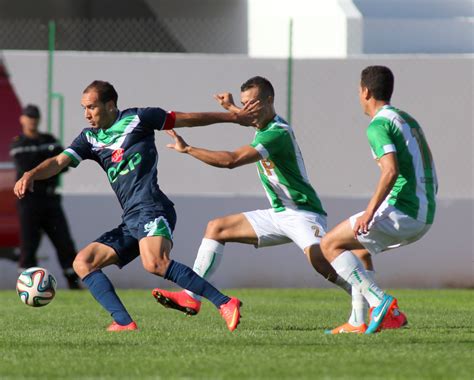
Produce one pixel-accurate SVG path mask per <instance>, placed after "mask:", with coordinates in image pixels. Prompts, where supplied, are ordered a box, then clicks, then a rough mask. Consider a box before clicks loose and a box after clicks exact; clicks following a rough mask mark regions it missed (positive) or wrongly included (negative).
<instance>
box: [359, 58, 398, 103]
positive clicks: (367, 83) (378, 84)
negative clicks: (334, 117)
mask: <svg viewBox="0 0 474 380" xmlns="http://www.w3.org/2000/svg"><path fill="white" fill-rule="evenodd" d="M394 82H395V78H394V76H393V73H392V71H391V70H390V69H389V68H388V67H385V66H368V67H366V68H365V69H364V70H362V73H361V76H360V85H361V86H362V87H365V88H367V89H368V90H369V91H370V93H371V94H372V97H373V98H374V99H376V100H383V101H385V102H390V98H391V97H392V93H393V85H394Z"/></svg>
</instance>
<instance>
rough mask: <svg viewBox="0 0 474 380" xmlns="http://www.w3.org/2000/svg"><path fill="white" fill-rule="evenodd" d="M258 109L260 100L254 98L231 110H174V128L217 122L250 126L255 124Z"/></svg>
mask: <svg viewBox="0 0 474 380" xmlns="http://www.w3.org/2000/svg"><path fill="white" fill-rule="evenodd" d="M260 109H261V105H260V102H259V101H258V100H255V101H253V102H249V103H248V104H246V105H245V107H243V108H238V107H235V108H232V109H231V110H230V111H231V112H191V113H188V112H175V116H176V120H175V123H174V128H182V127H199V126H204V125H209V124H217V123H236V124H240V125H246V126H251V125H254V124H255V121H256V120H257V116H258V113H259V111H260Z"/></svg>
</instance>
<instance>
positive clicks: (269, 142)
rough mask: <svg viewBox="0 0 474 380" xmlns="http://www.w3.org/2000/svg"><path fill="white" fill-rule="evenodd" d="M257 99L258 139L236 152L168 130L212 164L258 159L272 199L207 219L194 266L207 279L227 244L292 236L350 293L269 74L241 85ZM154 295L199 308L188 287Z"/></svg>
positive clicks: (226, 103) (224, 97)
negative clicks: (266, 205)
mask: <svg viewBox="0 0 474 380" xmlns="http://www.w3.org/2000/svg"><path fill="white" fill-rule="evenodd" d="M216 99H217V100H218V101H219V103H220V104H221V105H222V106H223V107H224V108H226V109H227V110H228V111H230V112H238V111H239V110H240V109H239V108H238V107H236V106H235V104H234V102H233V99H232V96H231V95H230V94H228V93H225V94H221V95H217V96H216ZM255 99H258V101H259V102H260V104H261V111H260V112H259V116H258V120H256V121H255V123H254V126H255V128H256V133H255V139H254V140H253V142H252V143H251V144H250V145H246V146H243V147H241V148H239V149H237V150H235V151H233V152H227V151H220V152H219V151H210V150H205V149H201V148H196V147H193V146H189V145H188V144H187V143H186V142H185V141H184V140H183V139H182V138H181V137H180V136H179V135H177V134H176V132H174V131H169V134H170V135H171V136H172V137H173V138H174V140H175V143H174V144H169V145H168V147H169V148H172V149H174V150H176V151H178V152H181V153H187V154H189V155H191V156H193V157H194V158H196V159H198V160H201V161H203V162H204V163H206V164H208V165H212V166H216V167H220V168H235V167H239V166H242V165H247V164H251V163H256V164H257V169H258V175H259V177H260V180H261V182H262V185H263V187H264V189H265V193H266V195H267V197H268V199H269V201H270V204H271V208H270V209H267V210H255V211H250V212H244V213H240V214H235V215H229V216H225V217H223V218H218V219H215V220H212V221H211V222H209V224H208V226H207V229H206V233H205V237H204V239H203V240H202V243H201V246H200V248H199V251H198V255H197V258H196V261H195V263H194V267H193V270H194V271H195V272H196V273H197V274H199V275H200V276H202V277H204V278H206V279H207V278H209V277H210V276H211V275H212V273H214V271H215V270H216V269H217V267H218V265H219V262H220V260H221V258H222V254H223V251H224V245H225V243H229V242H237V243H244V244H253V245H255V246H256V247H268V246H273V245H280V244H285V243H289V242H291V241H293V242H295V243H296V244H297V245H298V246H299V247H300V248H301V250H302V251H303V252H304V253H305V255H306V256H307V257H308V259H309V261H310V263H311V264H312V265H313V267H314V268H315V269H316V270H317V271H318V272H319V273H321V274H322V275H323V276H324V277H325V278H326V279H328V280H329V281H331V282H333V283H335V284H337V285H339V286H340V287H342V288H344V289H345V290H346V291H347V292H349V293H350V291H351V287H350V285H349V284H348V283H347V282H346V281H344V280H343V279H342V278H340V277H339V276H338V275H337V274H336V272H335V271H334V270H333V268H332V267H331V266H330V265H329V263H328V262H327V260H326V259H324V257H323V255H322V252H321V250H320V247H319V244H320V241H321V237H322V236H323V235H324V234H325V233H326V212H325V211H324V209H323V207H322V205H321V201H320V200H319V198H318V195H317V193H316V191H315V190H314V188H313V187H312V185H311V184H310V182H309V180H308V176H307V174H306V169H305V165H304V162H303V157H302V155H301V151H300V149H299V147H298V144H297V142H296V139H295V136H294V133H293V130H292V128H291V127H290V126H289V125H288V123H287V122H286V121H285V120H283V119H282V118H281V117H280V116H278V115H277V114H276V113H275V109H274V105H273V102H274V90H273V86H272V85H271V83H270V82H269V81H268V80H267V79H265V78H262V77H254V78H251V79H249V80H248V81H246V82H245V83H244V84H243V85H242V86H241V102H242V104H243V105H245V104H247V103H249V102H252V101H255ZM154 295H155V297H156V298H157V300H158V302H160V303H162V304H163V305H165V306H167V307H171V308H174V309H178V310H181V311H184V312H185V313H187V314H191V315H194V314H196V313H198V312H199V309H200V307H201V302H200V298H199V297H198V296H196V295H195V294H193V293H191V292H188V291H182V292H170V291H166V290H161V289H159V290H157V291H156V292H155V294H154Z"/></svg>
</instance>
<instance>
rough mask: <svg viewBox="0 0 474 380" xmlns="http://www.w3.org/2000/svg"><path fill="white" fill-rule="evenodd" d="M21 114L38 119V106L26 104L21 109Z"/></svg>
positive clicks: (39, 114)
mask: <svg viewBox="0 0 474 380" xmlns="http://www.w3.org/2000/svg"><path fill="white" fill-rule="evenodd" d="M21 114H22V115H25V116H28V117H30V118H32V119H39V118H40V117H41V113H40V110H39V108H38V106H36V105H34V104H27V105H26V107H25V108H23V109H22V110H21Z"/></svg>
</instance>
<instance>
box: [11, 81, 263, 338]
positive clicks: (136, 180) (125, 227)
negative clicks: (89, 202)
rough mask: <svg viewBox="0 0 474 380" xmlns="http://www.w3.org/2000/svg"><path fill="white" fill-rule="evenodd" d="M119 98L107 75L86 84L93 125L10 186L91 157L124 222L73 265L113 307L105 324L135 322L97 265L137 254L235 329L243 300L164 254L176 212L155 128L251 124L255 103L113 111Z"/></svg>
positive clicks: (28, 184)
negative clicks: (200, 109)
mask: <svg viewBox="0 0 474 380" xmlns="http://www.w3.org/2000/svg"><path fill="white" fill-rule="evenodd" d="M117 99H118V95H117V92H116V91H115V89H114V87H113V86H112V85H111V84H110V83H108V82H104V81H94V82H92V83H91V84H90V85H89V86H88V87H86V89H85V90H84V92H83V95H82V100H81V105H82V107H83V108H84V116H85V118H86V120H87V121H88V122H89V124H90V126H91V128H85V129H84V130H83V131H82V132H81V133H80V135H79V136H78V137H77V138H76V139H75V140H74V141H73V142H72V144H71V145H70V146H69V147H68V148H67V149H66V150H64V152H62V153H60V154H59V155H57V156H55V157H53V158H50V159H48V160H46V161H43V162H42V163H41V164H39V165H38V166H37V167H35V168H34V169H32V170H31V171H28V172H25V173H24V175H23V177H22V178H20V179H19V180H18V182H17V183H16V184H15V188H14V192H15V194H16V195H17V197H18V198H20V199H21V198H23V197H24V196H25V193H26V191H27V190H30V191H33V184H34V181H35V180H41V179H46V178H49V177H51V176H54V175H56V174H57V173H59V172H60V171H61V170H63V169H64V168H65V167H67V166H72V167H75V166H77V165H78V164H79V163H80V162H81V161H82V160H87V159H90V160H94V161H96V162H97V163H98V164H99V165H100V166H101V167H102V169H104V171H105V172H106V173H107V177H108V179H109V182H110V184H111V186H112V189H113V190H114V192H115V194H116V195H117V198H118V200H119V202H120V205H121V206H122V208H123V216H122V223H121V224H120V225H119V226H118V227H117V228H115V229H113V230H112V231H109V232H106V233H105V234H103V235H102V236H100V237H99V238H98V239H97V240H95V241H94V242H93V243H91V244H89V245H88V246H86V247H85V248H84V249H82V250H81V251H80V252H79V253H78V254H77V256H76V259H75V260H74V264H73V267H74V270H75V271H76V273H77V274H78V275H79V277H80V278H81V279H82V281H83V282H84V284H86V286H87V287H88V288H89V290H90V292H91V293H92V295H93V296H94V297H95V299H96V300H97V301H98V302H99V303H100V304H101V305H102V306H103V307H104V308H105V309H106V310H107V311H108V312H109V313H110V314H111V316H112V318H113V322H112V324H111V325H110V326H109V327H108V328H107V330H108V331H123V330H136V329H137V325H136V323H135V322H134V321H133V320H132V318H131V317H130V315H129V314H128V312H127V310H126V309H125V307H124V305H123V304H122V302H121V301H120V299H119V298H118V296H117V294H116V293H115V289H114V287H113V285H112V283H111V282H110V280H109V279H108V278H107V276H106V275H105V274H104V273H103V272H102V270H101V269H102V268H104V267H106V266H109V265H112V264H115V265H118V266H119V267H123V266H125V265H127V264H128V263H129V262H131V261H132V260H133V259H135V258H136V257H137V256H140V257H141V260H142V263H143V266H144V268H145V269H146V270H147V271H148V272H150V273H152V274H155V275H158V276H161V277H164V278H165V279H167V280H170V281H172V282H174V283H176V284H178V285H179V286H180V287H182V288H185V289H189V290H191V291H192V292H193V293H196V294H199V295H202V296H203V297H205V298H207V299H209V300H210V301H211V302H212V303H213V304H214V305H215V306H216V307H217V308H219V310H220V313H221V315H222V317H223V318H224V320H225V321H226V323H227V327H228V328H229V330H231V331H233V330H234V329H235V328H236V327H237V325H238V323H239V320H240V309H239V308H240V305H241V302H240V301H239V300H238V299H237V298H229V297H227V296H225V295H224V294H222V293H220V292H219V291H218V290H217V289H216V288H214V287H213V286H212V285H211V284H209V283H208V282H207V281H206V280H204V279H203V278H201V277H199V276H198V275H197V274H196V273H194V272H193V271H192V270H191V269H190V268H188V267H187V266H185V265H183V264H180V263H178V262H176V261H174V260H170V257H169V255H170V251H171V248H172V245H173V243H172V238H173V230H174V227H175V223H176V213H175V210H174V207H173V202H171V201H170V200H169V199H168V198H167V197H166V195H165V194H164V193H163V192H162V191H161V190H160V188H159V186H158V183H157V164H158V153H157V151H156V147H155V140H154V133H155V130H167V129H172V128H179V127H194V126H202V125H209V124H214V123H224V122H234V123H239V124H243V125H251V124H252V122H253V121H254V117H255V115H256V111H257V108H258V107H259V105H258V104H257V103H253V104H250V105H249V106H247V107H246V108H244V109H243V110H242V111H241V112H240V113H238V114H233V113H227V112H208V113H182V112H166V111H164V110H162V109H161V108H130V109H126V110H124V111H119V110H118V109H117Z"/></svg>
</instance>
